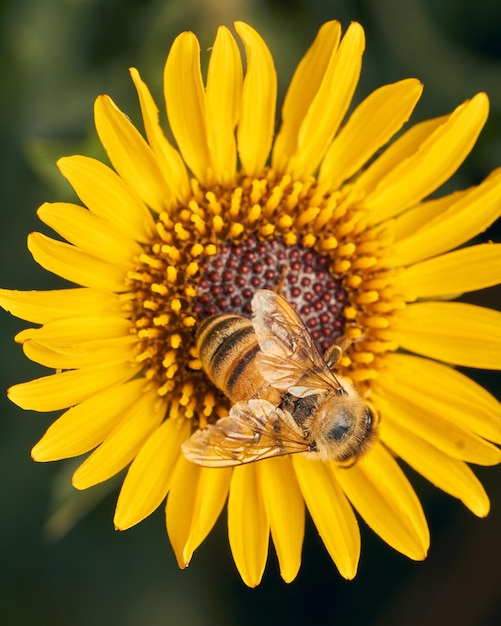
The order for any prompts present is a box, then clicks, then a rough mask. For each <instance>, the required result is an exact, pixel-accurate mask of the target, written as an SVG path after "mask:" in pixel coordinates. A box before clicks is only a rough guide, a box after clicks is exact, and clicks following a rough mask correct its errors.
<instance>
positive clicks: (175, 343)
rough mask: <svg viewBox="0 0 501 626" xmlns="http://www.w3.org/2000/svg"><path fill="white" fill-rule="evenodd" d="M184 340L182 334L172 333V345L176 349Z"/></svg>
mask: <svg viewBox="0 0 501 626" xmlns="http://www.w3.org/2000/svg"><path fill="white" fill-rule="evenodd" d="M181 342H182V337H181V335H179V334H178V333H174V334H173V335H171V338H170V345H171V346H172V347H173V348H174V349H176V350H177V349H178V348H179V346H180V345H181Z"/></svg>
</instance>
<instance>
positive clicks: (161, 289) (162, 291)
mask: <svg viewBox="0 0 501 626" xmlns="http://www.w3.org/2000/svg"><path fill="white" fill-rule="evenodd" d="M150 289H151V291H152V292H153V293H158V295H160V296H166V295H167V294H168V293H169V290H168V289H167V287H166V286H165V285H163V284H162V283H152V285H151V287H150Z"/></svg>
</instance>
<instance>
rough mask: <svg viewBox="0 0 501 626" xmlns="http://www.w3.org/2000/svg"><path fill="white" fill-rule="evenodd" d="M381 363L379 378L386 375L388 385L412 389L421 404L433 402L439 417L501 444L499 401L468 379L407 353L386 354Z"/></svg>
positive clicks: (449, 368)
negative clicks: (382, 370) (416, 393)
mask: <svg viewBox="0 0 501 626" xmlns="http://www.w3.org/2000/svg"><path fill="white" fill-rule="evenodd" d="M385 365H386V371H385V372H383V373H381V375H380V377H379V379H380V380H381V379H384V378H385V376H386V377H388V385H389V386H390V388H404V389H408V388H412V389H415V390H416V391H417V392H418V393H420V394H421V396H422V397H421V399H420V400H418V403H421V404H422V406H427V404H428V403H427V400H428V399H432V400H433V401H434V402H437V410H438V414H439V415H442V419H443V418H447V419H449V420H451V421H452V422H454V423H455V424H457V425H459V426H462V427H463V428H465V429H466V430H469V431H472V432H474V433H476V434H477V435H480V437H484V438H485V439H488V440H489V441H494V442H495V443H501V419H500V416H501V404H500V403H499V402H498V400H497V399H496V398H495V397H494V396H492V395H491V394H490V393H489V392H488V391H487V390H486V389H484V388H483V387H481V386H480V385H479V384H477V383H476V382H474V381H473V380H471V378H468V377H467V376H465V375H464V374H461V372H458V370H456V369H454V368H452V367H449V366H447V365H444V364H442V363H438V362H437V361H432V360H430V359H423V358H421V357H417V356H411V355H410V354H388V355H386V356H385ZM441 405H442V406H441ZM436 419H441V418H440V417H439V416H437V418H436Z"/></svg>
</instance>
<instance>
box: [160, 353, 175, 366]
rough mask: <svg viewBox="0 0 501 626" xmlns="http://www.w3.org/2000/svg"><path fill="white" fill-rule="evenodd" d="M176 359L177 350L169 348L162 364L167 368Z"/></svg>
mask: <svg viewBox="0 0 501 626" xmlns="http://www.w3.org/2000/svg"><path fill="white" fill-rule="evenodd" d="M175 360H176V351H175V350H169V351H168V352H166V353H165V356H164V358H163V360H162V365H163V366H164V367H165V368H168V367H170V366H171V365H172V364H173V363H174V362H175Z"/></svg>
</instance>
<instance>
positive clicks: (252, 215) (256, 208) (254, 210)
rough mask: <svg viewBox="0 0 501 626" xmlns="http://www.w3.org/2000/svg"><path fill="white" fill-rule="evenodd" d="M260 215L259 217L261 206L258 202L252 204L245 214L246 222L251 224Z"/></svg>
mask: <svg viewBox="0 0 501 626" xmlns="http://www.w3.org/2000/svg"><path fill="white" fill-rule="evenodd" d="M260 217H261V206H260V205H259V204H254V205H253V206H252V207H251V210H250V211H249V213H248V215H247V222H248V223H249V224H253V223H254V222H257V220H258V219H259V218H260Z"/></svg>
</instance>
